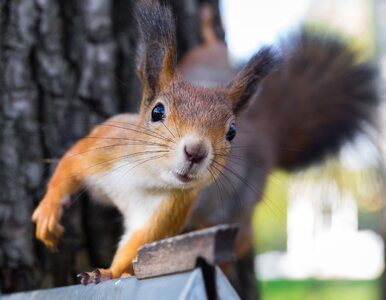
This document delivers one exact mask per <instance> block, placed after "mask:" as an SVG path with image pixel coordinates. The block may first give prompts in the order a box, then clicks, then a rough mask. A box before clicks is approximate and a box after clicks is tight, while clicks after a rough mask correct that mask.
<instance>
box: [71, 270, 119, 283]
mask: <svg viewBox="0 0 386 300" xmlns="http://www.w3.org/2000/svg"><path fill="white" fill-rule="evenodd" d="M77 277H78V278H80V283H81V284H83V285H87V284H89V283H95V284H98V283H100V282H102V281H106V280H110V279H111V278H112V274H111V272H109V271H108V270H103V269H95V270H94V271H92V272H82V273H80V274H78V275H77Z"/></svg>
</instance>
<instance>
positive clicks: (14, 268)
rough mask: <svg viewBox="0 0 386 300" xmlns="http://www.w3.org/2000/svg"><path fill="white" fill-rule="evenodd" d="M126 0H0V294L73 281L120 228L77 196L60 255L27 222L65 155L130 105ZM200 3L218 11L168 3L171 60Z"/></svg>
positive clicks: (133, 87)
mask: <svg viewBox="0 0 386 300" xmlns="http://www.w3.org/2000/svg"><path fill="white" fill-rule="evenodd" d="M135 2H136V1H134V0H131V1H130V0H114V1H108V0H82V1H79V0H62V1H55V0H3V1H0V31H1V32H0V186H1V187H2V191H1V194H0V284H1V286H0V288H1V290H2V292H14V291H22V290H29V289H36V288H47V287H53V286H62V285H68V284H74V283H76V277H75V275H76V274H77V273H79V272H81V271H84V270H90V269H92V268H93V267H96V266H98V267H106V266H108V264H109V263H110V261H111V258H112V255H113V253H114V250H115V249H114V248H115V245H116V244H117V241H118V238H119V235H120V232H121V220H120V216H119V214H118V213H117V211H116V210H115V209H112V208H108V207H99V206H97V205H95V204H92V203H91V202H89V201H88V199H87V196H86V195H84V194H79V195H77V196H76V197H75V198H74V199H79V198H82V200H81V201H74V205H72V207H71V208H70V209H69V212H67V213H66V214H65V216H64V220H63V224H64V226H65V228H66V232H65V235H64V237H63V241H62V243H61V245H60V254H58V253H56V254H52V253H49V252H48V251H47V250H46V248H45V247H44V246H43V245H42V244H41V243H40V242H37V241H36V240H35V238H34V226H33V224H32V222H31V220H30V218H31V214H32V211H33V209H34V207H35V206H36V205H37V203H38V202H39V201H40V199H41V198H42V196H43V194H44V191H45V185H46V182H47V179H48V178H49V176H50V174H51V173H52V171H53V169H54V168H55V163H56V161H57V159H58V158H59V157H61V155H62V154H63V153H64V151H65V150H66V149H67V148H68V147H69V146H70V145H71V144H73V143H74V141H76V140H77V139H78V138H80V137H82V136H83V135H85V134H86V133H87V132H88V131H89V130H90V128H92V127H93V126H94V125H95V124H97V123H99V122H101V121H103V120H105V119H106V118H107V117H109V116H111V115H114V114H117V113H119V112H126V111H132V110H135V109H136V108H137V107H138V100H139V99H140V94H141V85H140V82H139V80H138V78H137V76H136V73H135V70H136V68H135V60H134V57H135V51H136V43H137V39H138V36H137V29H136V25H135V24H136V23H135V20H134V19H133V14H132V12H133V5H134V3H135ZM162 2H166V1H162ZM202 3H210V4H211V5H213V6H214V7H215V9H216V11H217V12H218V0H200V1H199V0H173V1H171V4H172V8H173V10H174V12H175V15H176V20H177V29H178V32H177V38H178V54H179V57H181V56H182V55H183V54H184V53H185V52H186V51H188V50H190V49H192V48H193V47H195V46H197V45H199V44H200V42H201V40H202V38H201V33H200V20H199V16H200V15H199V13H200V9H199V8H200V4H202ZM218 21H219V20H218ZM221 34H222V33H221Z"/></svg>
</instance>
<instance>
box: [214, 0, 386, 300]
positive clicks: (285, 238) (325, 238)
mask: <svg viewBox="0 0 386 300" xmlns="http://www.w3.org/2000/svg"><path fill="white" fill-rule="evenodd" d="M382 2H384V1H377V0H373V1H371V0H291V1H280V0H270V1H266V0H238V1H232V0H222V1H221V10H222V16H223V21H224V27H225V32H226V41H227V44H228V48H229V51H230V56H231V57H230V59H231V60H232V61H233V62H234V63H235V64H239V63H242V62H245V61H246V60H248V59H249V58H250V56H251V55H252V54H253V53H255V52H256V50H257V49H259V47H261V46H262V45H266V44H274V43H277V42H278V41H279V40H280V39H281V38H285V36H286V35H287V34H288V33H291V32H292V31H294V30H296V29H297V28H298V27H299V26H300V25H301V24H306V25H307V26H313V27H315V26H316V27H317V28H321V29H323V30H329V31H334V32H338V33H339V34H340V35H342V36H344V37H345V38H347V39H348V41H350V46H351V47H353V48H354V49H355V50H358V51H360V53H361V54H362V57H363V58H373V59H375V60H376V61H377V62H378V64H379V66H380V67H381V74H382V75H383V76H384V75H385V73H386V59H385V53H386V52H385V50H386V49H384V48H383V46H384V45H385V41H384V40H382V38H383V39H384V37H383V36H382V34H381V32H382V31H381V30H382V29H381V28H382V27H383V28H384V29H386V26H385V24H383V23H384V22H385V21H384V20H383V19H382V17H381V16H382V13H381V12H382V11H383V12H384V13H385V5H386V3H382ZM383 17H384V19H386V15H384V14H383ZM381 93H382V94H383V91H382V92H381ZM382 111H385V109H382ZM384 116H385V114H384V113H380V122H382V121H383V120H382V118H384ZM382 124H385V123H384V121H383V123H382ZM383 128H386V126H383ZM385 141H386V139H385V136H384V135H383V136H382V133H381V135H380V134H379V133H377V132H375V131H374V130H372V129H371V128H369V129H368V132H367V133H366V134H363V135H362V136H359V137H358V138H357V139H356V141H355V142H354V143H352V144H350V145H347V146H346V147H345V148H344V149H343V150H342V151H341V153H340V156H339V157H338V158H336V159H331V160H329V161H328V162H326V163H325V164H323V165H322V166H315V167H313V168H311V169H308V170H305V171H303V172H301V173H297V174H295V175H291V176H289V175H288V174H285V173H283V172H279V171H278V172H276V173H274V174H272V175H271V177H270V181H269V185H268V189H267V192H266V195H265V198H264V200H263V201H262V202H261V203H260V204H259V205H258V207H257V209H256V212H255V217H254V228H255V243H256V249H257V253H256V272H257V274H258V278H259V283H258V284H259V286H260V288H261V292H262V295H263V300H267V299H268V300H270V299H290V300H291V299H328V300H334V299H338V300H340V299H343V300H344V299H350V300H356V299H358V300H359V299H361V300H372V299H380V286H381V282H380V277H381V275H382V273H383V270H384V237H383V236H385V232H383V231H382V228H384V227H385V226H384V224H383V223H382V222H381V216H382V215H385V212H384V210H385V208H384V198H383V194H384V188H385V186H384V182H385V181H384V177H383V173H384V164H383V158H384V157H385V155H384V153H385V152H384V151H383V149H384V145H385Z"/></svg>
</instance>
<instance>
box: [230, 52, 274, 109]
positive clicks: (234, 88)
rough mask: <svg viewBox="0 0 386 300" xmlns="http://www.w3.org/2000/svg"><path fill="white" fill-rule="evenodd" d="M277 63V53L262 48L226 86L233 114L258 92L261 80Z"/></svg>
mask: <svg viewBox="0 0 386 300" xmlns="http://www.w3.org/2000/svg"><path fill="white" fill-rule="evenodd" d="M279 62H280V59H279V56H278V54H277V52H276V51H274V50H273V49H272V48H271V47H264V48H262V49H261V50H260V51H259V52H258V53H256V54H255V55H254V56H253V57H252V58H251V59H250V60H249V61H248V63H247V64H246V65H245V66H244V68H243V69H242V70H241V71H240V72H239V73H238V74H237V75H236V77H235V79H234V80H233V81H232V82H231V83H230V85H229V86H228V89H229V94H230V97H231V99H232V101H233V111H234V112H235V114H237V113H239V112H240V111H241V110H242V109H243V108H245V107H246V105H247V104H248V102H249V100H250V98H251V97H252V95H253V94H254V93H255V92H256V91H257V90H258V88H259V86H260V82H261V80H262V79H263V78H264V77H265V76H267V75H268V74H269V73H270V72H272V71H273V70H274V69H275V68H277V66H278V65H279Z"/></svg>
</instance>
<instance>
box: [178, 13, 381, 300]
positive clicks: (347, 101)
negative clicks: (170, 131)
mask: <svg viewBox="0 0 386 300" xmlns="http://www.w3.org/2000/svg"><path fill="white" fill-rule="evenodd" d="M211 22H213V14H212V15H211V14H210V13H209V14H208V8H207V7H206V8H205V13H203V21H202V24H203V34H202V35H203V36H204V37H205V36H207V37H209V38H207V39H205V41H206V42H205V44H204V45H203V46H200V47H199V48H196V49H194V50H192V51H191V52H189V53H188V54H187V55H186V56H185V57H183V59H182V62H181V65H180V70H181V71H182V73H183V75H184V76H185V77H186V78H187V79H189V80H191V81H192V82H195V83H196V84H201V85H208V83H209V85H210V86H216V85H222V84H226V82H228V81H229V79H230V78H232V77H233V74H234V73H235V69H234V68H233V67H232V66H231V65H230V63H229V61H228V54H227V49H226V45H225V43H224V42H223V41H221V39H219V38H217V39H216V38H213V37H215V34H214V30H213V26H214V25H213V24H211ZM211 30H212V33H208V31H211ZM257 30H258V29H257ZM279 52H281V54H282V56H283V60H282V62H281V64H280V65H279V66H278V67H277V68H276V69H275V71H273V72H272V73H270V74H269V75H268V76H267V77H266V78H265V79H264V81H263V82H262V83H261V88H260V93H256V94H254V95H252V98H253V99H252V100H251V101H250V106H249V107H248V109H247V110H245V111H244V112H243V113H242V114H240V115H239V116H238V123H237V126H238V127H237V128H238V134H237V136H236V137H235V140H234V142H233V147H232V151H231V153H230V154H229V157H228V160H227V164H226V165H225V168H224V170H223V172H222V173H223V174H222V175H221V176H220V177H219V178H218V179H217V180H216V181H217V184H212V185H211V186H209V187H207V188H205V189H204V190H203V191H202V192H201V193H200V195H199V199H198V201H197V202H196V205H195V207H194V209H193V213H192V216H191V218H190V221H189V224H188V226H187V229H186V230H193V229H197V228H204V227H208V226H213V225H216V224H220V223H238V224H239V225H240V231H239V234H238V238H237V244H236V246H237V247H236V249H237V258H238V259H237V263H235V264H232V265H231V266H228V268H227V275H228V277H229V278H230V279H231V282H232V284H233V285H234V287H235V288H236V289H237V291H238V293H239V295H240V297H241V298H242V299H256V298H257V296H256V294H255V292H254V289H255V288H256V277H255V274H254V272H253V267H254V251H253V249H252V245H253V236H254V234H253V228H252V216H253V211H254V207H255V205H256V204H257V203H258V202H259V201H260V199H261V197H262V195H263V193H264V189H265V185H266V179H267V177H268V175H269V174H270V173H271V172H272V171H273V170H274V169H275V168H281V169H284V170H287V171H293V170H298V169H301V168H304V167H307V166H309V165H311V164H313V163H318V162H320V161H322V160H323V159H324V158H325V157H326V156H327V155H330V154H335V153H337V152H338V150H339V149H340V146H341V145H343V144H344V143H345V142H347V141H350V140H352V139H353V137H355V135H356V133H358V132H359V131H360V130H362V129H363V128H364V127H363V125H365V124H366V123H369V122H372V121H373V120H374V113H375V112H376V108H377V104H378V101H379V100H378V93H377V88H376V80H377V72H376V69H375V68H374V67H373V66H372V64H371V63H370V62H367V61H363V62H360V61H359V60H358V57H357V55H356V53H355V51H352V50H351V49H350V47H349V46H348V45H347V44H346V43H345V42H344V40H343V39H342V38H340V37H337V36H335V35H334V34H332V33H326V32H324V33H323V32H321V31H319V32H318V31H312V30H311V31H310V30H309V29H308V30H307V29H301V30H299V32H294V33H292V34H290V35H287V36H286V39H285V40H284V41H283V42H282V43H281V44H280V45H279ZM220 72H221V75H222V76H219V75H218V73H220ZM213 199H216V200H214V201H213ZM267 209H271V210H274V211H275V210H278V208H276V207H272V205H271V204H270V203H267ZM266 230H269V228H267V229H266Z"/></svg>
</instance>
